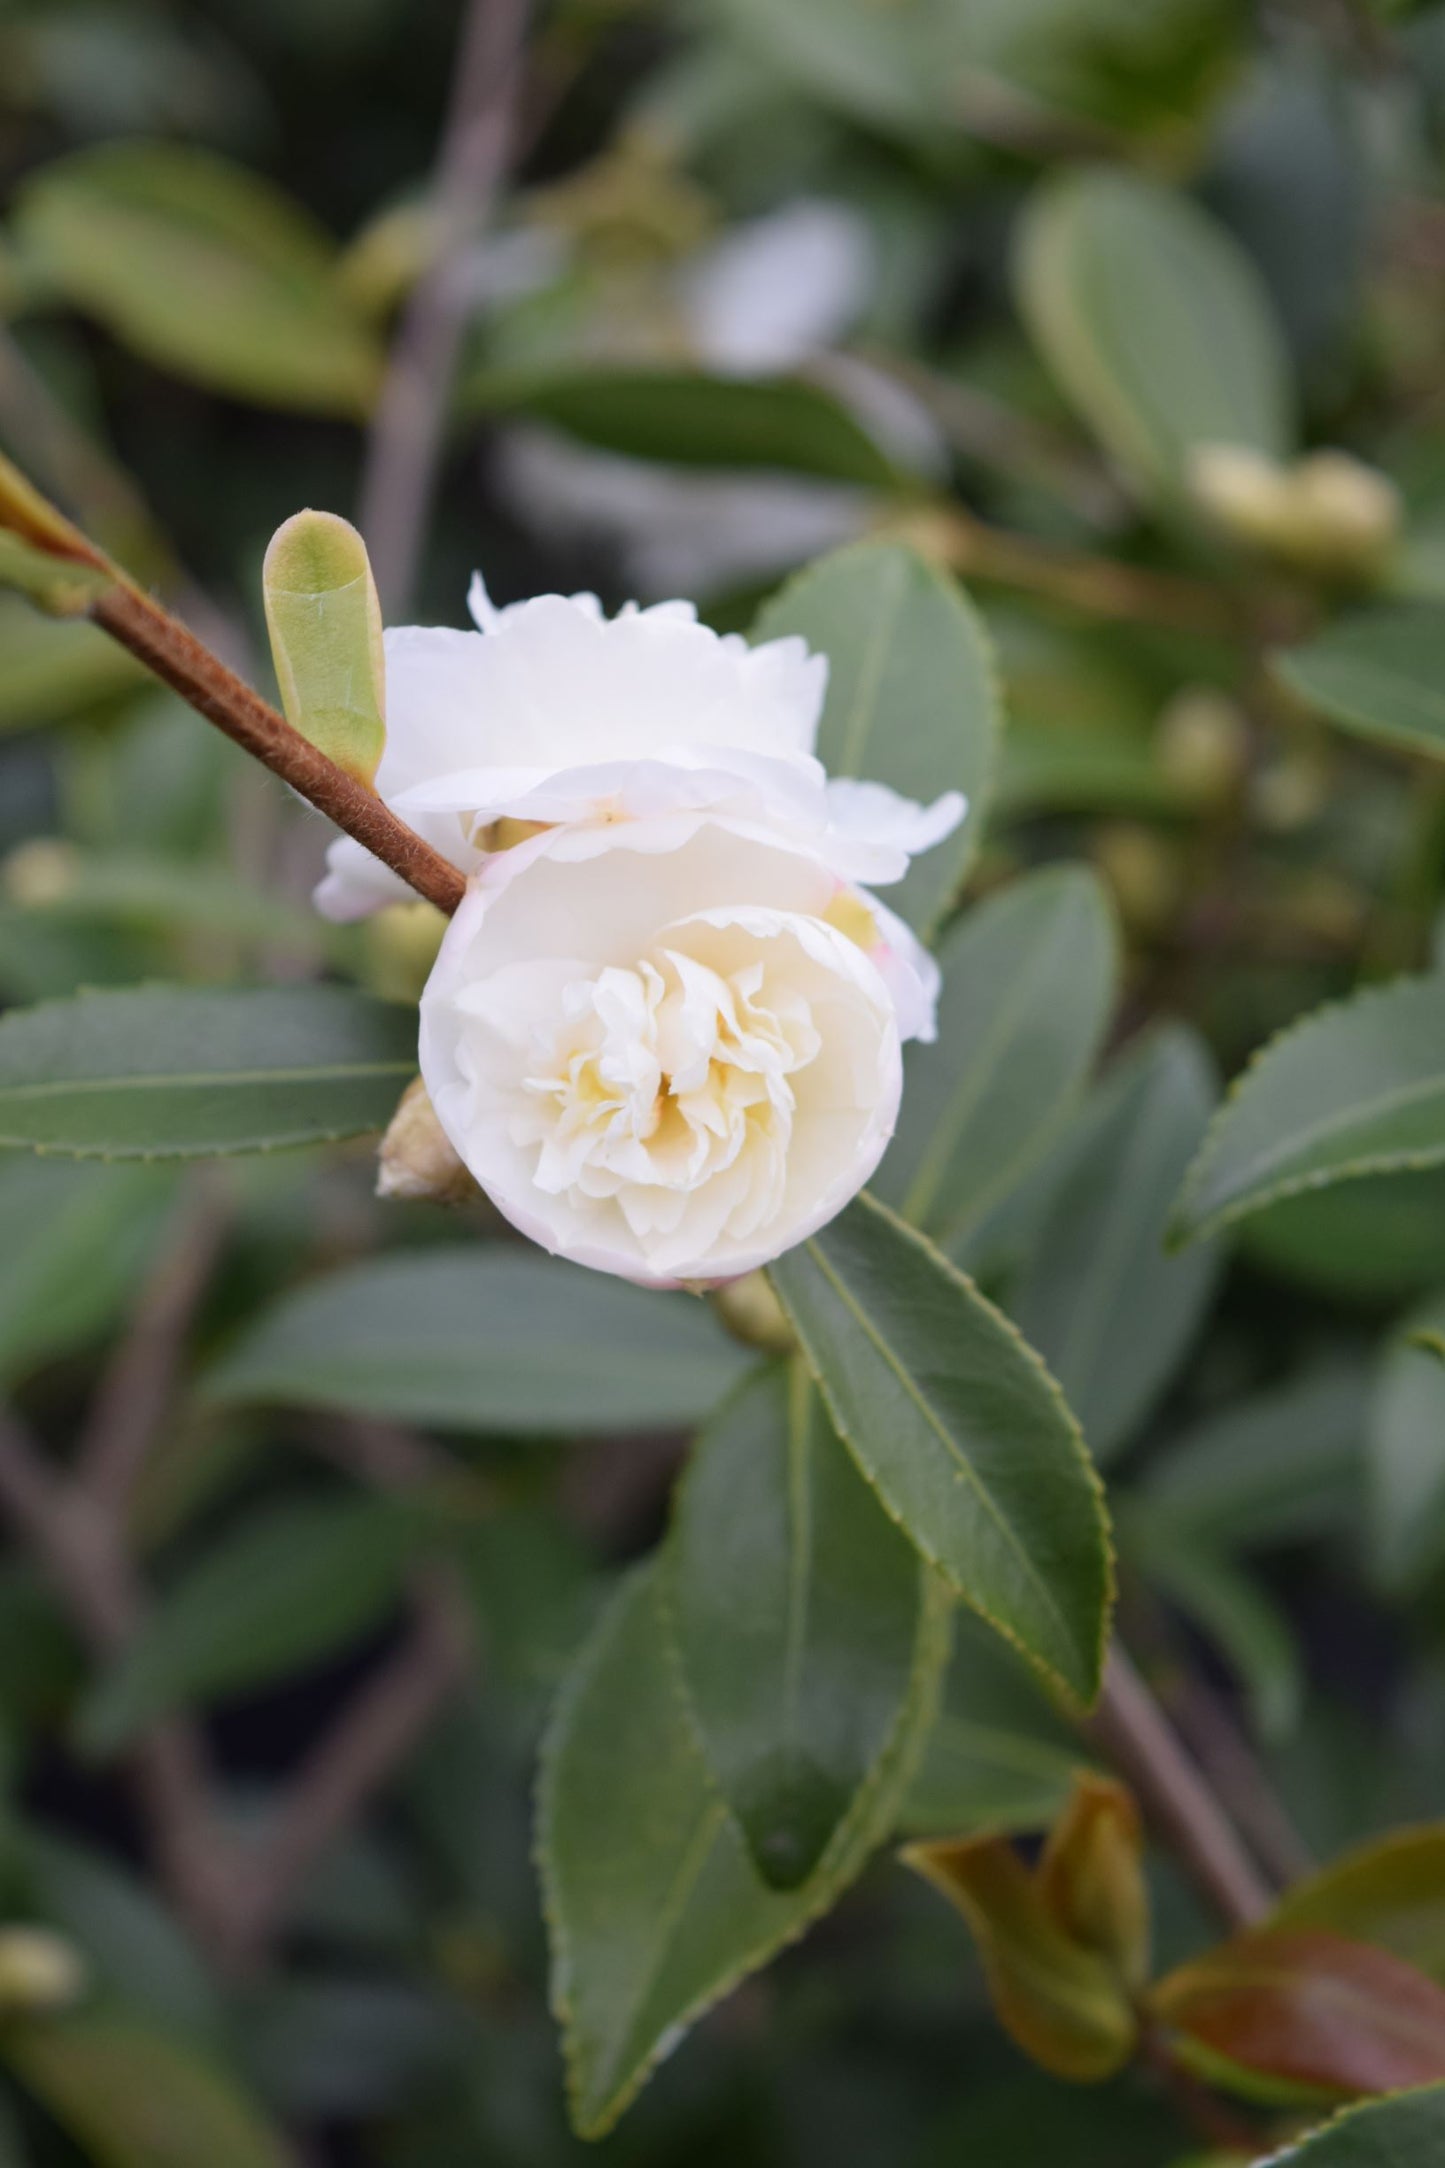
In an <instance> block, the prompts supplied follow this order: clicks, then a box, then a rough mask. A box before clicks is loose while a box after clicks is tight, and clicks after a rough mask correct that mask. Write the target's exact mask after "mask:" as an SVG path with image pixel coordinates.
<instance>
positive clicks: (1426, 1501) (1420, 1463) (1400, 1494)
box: [1367, 1297, 1445, 1593]
mask: <svg viewBox="0 0 1445 2168" xmlns="http://www.w3.org/2000/svg"><path fill="white" fill-rule="evenodd" d="M1442 1326H1445V1300H1442V1299H1441V1298H1439V1297H1437V1298H1436V1299H1435V1300H1434V1301H1433V1302H1431V1303H1428V1304H1426V1305H1425V1306H1424V1307H1422V1308H1421V1309H1418V1310H1414V1311H1412V1312H1411V1313H1410V1315H1409V1316H1408V1317H1407V1318H1406V1319H1405V1320H1404V1321H1403V1323H1402V1324H1401V1325H1400V1326H1399V1327H1398V1328H1397V1330H1396V1331H1395V1332H1394V1333H1393V1334H1392V1335H1391V1337H1390V1340H1389V1342H1388V1344H1387V1346H1386V1348H1385V1351H1384V1355H1383V1357H1382V1359H1381V1362H1380V1366H1379V1370H1378V1373H1377V1375H1376V1379H1375V1389H1374V1395H1373V1398H1372V1402H1371V1406H1370V1411H1369V1425H1368V1433H1367V1436H1368V1464H1369V1494H1370V1535H1371V1548H1372V1550H1373V1554H1374V1560H1375V1565H1376V1569H1377V1571H1378V1573H1379V1575H1380V1577H1381V1579H1382V1580H1383V1581H1384V1583H1385V1584H1386V1586H1387V1587H1390V1588H1392V1589H1396V1590H1399V1591H1402V1592H1406V1593H1416V1592H1419V1591H1421V1590H1422V1589H1424V1588H1425V1587H1426V1586H1428V1584H1429V1582H1430V1581H1431V1579H1432V1577H1433V1576H1434V1574H1435V1572H1436V1571H1437V1569H1438V1568H1439V1565H1440V1562H1441V1559H1442V1558H1445V1366H1442V1364H1441V1361H1440V1357H1439V1355H1438V1354H1437V1353H1435V1352H1434V1350H1433V1349H1431V1348H1430V1347H1428V1346H1422V1345H1421V1344H1420V1340H1419V1336H1420V1335H1421V1334H1428V1333H1431V1332H1438V1331H1439V1330H1440V1329H1441V1327H1442Z"/></svg>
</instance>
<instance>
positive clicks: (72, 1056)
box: [0, 986, 416, 1159]
mask: <svg viewBox="0 0 1445 2168" xmlns="http://www.w3.org/2000/svg"><path fill="white" fill-rule="evenodd" d="M415 1073H416V1018H415V1016H414V1015H413V1014H412V1013H411V1012H410V1011H409V1010H406V1009H402V1008H397V1007H394V1006H392V1005H391V1004H390V1003H388V1002H382V1001H373V1000H370V999H368V998H367V997H366V996H364V995H361V994H353V993H348V992H346V991H344V990H343V989H342V988H340V987H334V986H287V987H275V988H271V989H268V990H265V991H249V990H248V991H244V992H241V991H237V992H230V993H212V992H209V991H206V990H204V989H201V988H198V987H180V986H140V987H127V988H125V989H123V990H117V991H113V992H104V993H84V994H77V995H75V996H74V998H73V999H71V1000H68V1001H52V1002H47V1003H45V1004H44V1005H43V1006H41V1007H39V1008H34V1009H23V1010H18V1011H12V1012H11V1014H10V1015H8V1016H6V1017H5V1018H3V1019H0V1145H7V1144H8V1145H29V1146H31V1147H32V1148H33V1149H35V1150H37V1151H41V1152H60V1153H65V1154H67V1155H69V1156H70V1157H72V1158H77V1159H188V1158H196V1157H198V1156H203V1155H206V1154H216V1153H226V1152H266V1151H275V1150H278V1149H279V1148H280V1147H282V1146H284V1145H298V1144H320V1143H323V1142H326V1141H328V1140H330V1139H333V1138H337V1137H352V1136H357V1135H359V1134H361V1133H363V1132H365V1131H366V1130H370V1129H380V1128H383V1127H384V1126H385V1124H386V1122H387V1121H388V1120H389V1118H390V1116H391V1114H392V1111H393V1109H394V1108H395V1105H396V1102H397V1099H398V1098H399V1097H400V1094H401V1091H402V1088H403V1086H404V1085H405V1084H406V1083H407V1082H408V1081H409V1080H410V1078H411V1077H412V1076H414V1075H415Z"/></svg>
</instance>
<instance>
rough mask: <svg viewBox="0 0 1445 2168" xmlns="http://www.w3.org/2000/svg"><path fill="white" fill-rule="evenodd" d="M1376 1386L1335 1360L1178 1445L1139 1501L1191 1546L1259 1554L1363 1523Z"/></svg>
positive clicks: (1155, 1462) (1222, 1415)
mask: <svg viewBox="0 0 1445 2168" xmlns="http://www.w3.org/2000/svg"><path fill="white" fill-rule="evenodd" d="M1368 1398H1369V1395H1368V1380H1367V1378H1366V1375H1365V1373H1364V1371H1363V1369H1362V1368H1361V1367H1359V1366H1358V1365H1355V1364H1351V1363H1348V1362H1344V1361H1328V1362H1325V1363H1322V1364H1321V1365H1320V1366H1319V1368H1318V1369H1314V1370H1308V1371H1306V1372H1305V1373H1304V1374H1303V1375H1302V1376H1300V1377H1298V1378H1295V1379H1292V1380H1290V1381H1289V1382H1288V1383H1287V1384H1284V1385H1280V1386H1276V1387H1273V1388H1271V1390H1270V1391H1268V1392H1264V1393H1259V1394H1253V1395H1251V1396H1250V1397H1249V1398H1248V1399H1244V1400H1238V1401H1234V1402H1232V1403H1231V1404H1230V1405H1228V1406H1227V1407H1224V1408H1222V1409H1221V1410H1220V1411H1219V1412H1218V1413H1217V1414H1215V1415H1208V1416H1205V1417H1203V1418H1202V1419H1201V1420H1200V1421H1199V1422H1197V1423H1194V1424H1191V1425H1190V1427H1189V1428H1188V1429H1186V1430H1183V1431H1181V1432H1180V1433H1179V1434H1178V1435H1177V1436H1176V1437H1174V1438H1171V1439H1170V1441H1169V1444H1168V1446H1167V1447H1166V1448H1165V1449H1164V1451H1162V1452H1160V1453H1157V1454H1156V1455H1154V1457H1153V1458H1152V1459H1151V1460H1150V1462H1149V1465H1148V1467H1147V1469H1146V1470H1145V1472H1144V1475H1143V1478H1142V1481H1141V1482H1140V1483H1139V1484H1138V1486H1137V1487H1136V1495H1137V1497H1138V1498H1139V1500H1140V1502H1141V1503H1144V1504H1146V1505H1147V1507H1148V1511H1149V1517H1150V1520H1151V1522H1152V1523H1153V1524H1154V1526H1155V1527H1156V1528H1157V1529H1159V1530H1160V1531H1161V1533H1163V1532H1166V1531H1167V1532H1168V1533H1169V1534H1171V1535H1173V1536H1176V1537H1178V1538H1179V1539H1180V1541H1182V1542H1184V1543H1186V1544H1187V1543H1194V1542H1197V1543H1202V1544H1205V1545H1209V1546H1212V1547H1216V1548H1218V1549H1220V1550H1223V1551H1226V1552H1229V1551H1252V1550H1258V1549H1262V1548H1265V1547H1267V1546H1269V1545H1271V1544H1277V1543H1299V1542H1304V1541H1307V1540H1309V1539H1310V1538H1312V1537H1315V1536H1319V1535H1323V1534H1325V1533H1326V1532H1329V1531H1343V1532H1353V1531H1354V1530H1355V1529H1357V1528H1358V1525H1359V1511H1360V1505H1361V1500H1362V1495H1363V1486H1364V1442H1365V1419H1366V1411H1367V1407H1368Z"/></svg>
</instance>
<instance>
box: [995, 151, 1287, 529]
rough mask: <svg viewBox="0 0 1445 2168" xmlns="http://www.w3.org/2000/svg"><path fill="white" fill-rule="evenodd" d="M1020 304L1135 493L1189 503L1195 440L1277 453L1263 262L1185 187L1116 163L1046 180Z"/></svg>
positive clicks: (1278, 393)
mask: <svg viewBox="0 0 1445 2168" xmlns="http://www.w3.org/2000/svg"><path fill="white" fill-rule="evenodd" d="M1017 278H1018V292H1019V302H1020V306H1021V307H1022V310H1023V313H1024V317H1025V320H1026V322H1027V324H1028V327H1029V330H1030V332H1031V333H1032V334H1033V337H1034V339H1035V341H1036V342H1037V344H1038V346H1039V348H1040V351H1041V352H1042V354H1043V356H1044V359H1045V360H1046V361H1047V362H1048V364H1049V366H1050V368H1051V369H1052V370H1053V372H1054V374H1055V376H1056V377H1057V378H1058V380H1059V383H1060V385H1061V386H1062V387H1063V389H1064V391H1065V392H1066V393H1067V395H1068V396H1069V398H1070V399H1071V400H1072V401H1073V402H1074V404H1075V406H1077V407H1078V409H1079V411H1080V413H1081V414H1082V415H1083V417H1084V419H1085V420H1086V421H1087V422H1088V424H1089V426H1090V427H1091V428H1092V429H1093V430H1094V431H1095V433H1096V435H1097V436H1098V437H1099V439H1100V441H1101V442H1102V443H1103V444H1104V445H1105V447H1106V448H1107V449H1108V450H1109V451H1111V452H1112V453H1113V454H1114V455H1115V457H1116V458H1117V459H1118V460H1119V461H1120V463H1121V465H1122V466H1123V467H1124V468H1125V469H1126V470H1127V471H1128V473H1129V474H1130V475H1131V476H1132V478H1133V480H1134V482H1135V483H1136V485H1137V486H1138V488H1139V489H1140V490H1142V491H1143V492H1144V493H1145V494H1147V495H1148V496H1150V497H1152V498H1155V499H1158V500H1161V501H1162V502H1164V503H1165V504H1166V505H1171V504H1172V505H1175V506H1179V505H1182V504H1183V503H1185V502H1186V501H1187V493H1188V470H1189V463H1190V459H1191V455H1192V454H1193V453H1194V452H1195V451H1197V450H1198V449H1199V448H1200V447H1201V446H1203V445H1206V444H1231V445H1242V446H1247V447H1249V448H1250V449H1252V450H1256V451H1260V452H1264V453H1267V454H1269V455H1270V456H1272V457H1275V458H1284V457H1286V456H1287V455H1288V454H1289V453H1290V451H1291V450H1292V448H1293V445H1294V438H1295V428H1296V423H1295V414H1294V394H1293V389H1292V386H1291V383H1290V378H1289V367H1288V360H1287V357H1286V354H1285V350H1284V342H1283V338H1282V335H1281V332H1280V329H1279V326H1278V324H1277V323H1276V321H1275V318H1274V314H1273V310H1272V307H1271V304H1270V299H1269V295H1268V293H1267V292H1266V290H1265V288H1264V286H1263V284H1262V282H1261V280H1260V277H1259V274H1258V273H1257V272H1256V270H1255V268H1254V266H1253V264H1252V263H1251V262H1250V260H1249V258H1248V257H1247V256H1245V254H1244V253H1243V251H1242V250H1241V249H1240V248H1239V247H1238V246H1237V245H1236V243H1235V242H1234V241H1233V240H1232V239H1231V238H1230V236H1229V235H1228V233H1226V232H1225V231H1224V229H1223V228H1222V227H1220V226H1218V225H1216V224H1215V222H1214V220H1213V219H1212V218H1210V217H1209V216H1208V215H1207V214H1206V213H1205V212H1203V211H1201V210H1200V209H1199V208H1198V207H1197V206H1196V205H1195V204H1192V203H1190V202H1189V201H1188V200H1187V199H1186V198H1185V197H1183V196H1181V195H1177V194H1175V193H1174V192H1173V191H1172V190H1170V189H1168V188H1164V187H1162V186H1160V185H1159V184H1158V183H1156V182H1153V181H1148V180H1145V179H1143V178H1142V177H1141V176H1140V175H1138V174H1133V173H1126V172H1123V171H1120V170H1118V169H1116V168H1107V169H1106V168H1103V167H1098V168H1091V167H1074V168H1072V169H1069V170H1067V171H1065V172H1063V173H1062V174H1059V175H1056V176H1052V177H1051V178H1050V179H1048V180H1047V181H1045V182H1043V183H1042V184H1041V186H1040V187H1039V189H1038V190H1037V191H1036V193H1035V194H1034V196H1033V198H1032V199H1031V201H1030V203H1029V205H1028V207H1027V209H1026V211H1025V213H1024V217H1023V221H1022V226H1021V230H1020V238H1019V247H1018V257H1017Z"/></svg>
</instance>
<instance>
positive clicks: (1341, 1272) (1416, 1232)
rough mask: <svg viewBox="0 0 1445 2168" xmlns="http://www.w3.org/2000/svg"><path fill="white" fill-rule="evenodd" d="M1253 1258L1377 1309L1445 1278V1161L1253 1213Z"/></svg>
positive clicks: (1247, 1226) (1244, 1240)
mask: <svg viewBox="0 0 1445 2168" xmlns="http://www.w3.org/2000/svg"><path fill="white" fill-rule="evenodd" d="M1240 1248H1241V1250H1242V1252H1243V1253H1244V1255H1245V1256H1246V1257H1247V1258H1248V1259H1249V1260H1250V1262H1251V1263H1252V1264H1257V1265H1258V1266H1259V1267H1260V1268H1261V1269H1262V1270H1263V1271H1266V1272H1268V1273H1270V1274H1272V1275H1274V1276H1276V1277H1279V1278H1283V1279H1286V1280H1288V1281H1290V1282H1292V1283H1293V1284H1295V1285H1297V1286H1300V1287H1305V1288H1308V1289H1310V1290H1311V1291H1312V1292H1314V1293H1318V1294H1325V1295H1329V1296H1331V1297H1333V1298H1334V1299H1335V1300H1337V1301H1346V1302H1355V1303H1359V1304H1361V1305H1368V1306H1370V1307H1372V1308H1376V1307H1378V1306H1379V1305H1380V1304H1382V1303H1390V1302H1401V1301H1405V1300H1407V1299H1408V1298H1409V1297H1411V1296H1416V1295H1422V1294H1425V1293H1427V1292H1428V1291H1429V1290H1430V1289H1431V1288H1434V1287H1438V1286H1440V1285H1441V1283H1442V1282H1445V1167H1435V1168H1425V1169H1423V1170H1422V1171H1419V1172H1416V1171H1415V1170H1414V1169H1413V1168H1410V1169H1407V1170H1406V1171H1405V1172H1404V1173H1402V1174H1377V1175H1373V1176H1372V1177H1371V1178H1370V1180H1369V1181H1368V1182H1343V1183H1341V1184H1340V1185H1339V1186H1338V1187H1337V1188H1334V1189H1307V1190H1301V1191H1300V1192H1299V1194H1298V1195H1297V1196H1294V1197H1286V1198H1285V1199H1284V1200H1283V1201H1282V1202H1281V1203H1279V1204H1273V1205H1268V1206H1266V1208H1265V1209H1264V1210H1263V1211H1262V1212H1256V1213H1254V1214H1253V1215H1252V1216H1251V1217H1250V1218H1249V1219H1247V1220H1246V1221H1245V1222H1244V1224H1243V1227H1242V1230H1241V1240H1240Z"/></svg>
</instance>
